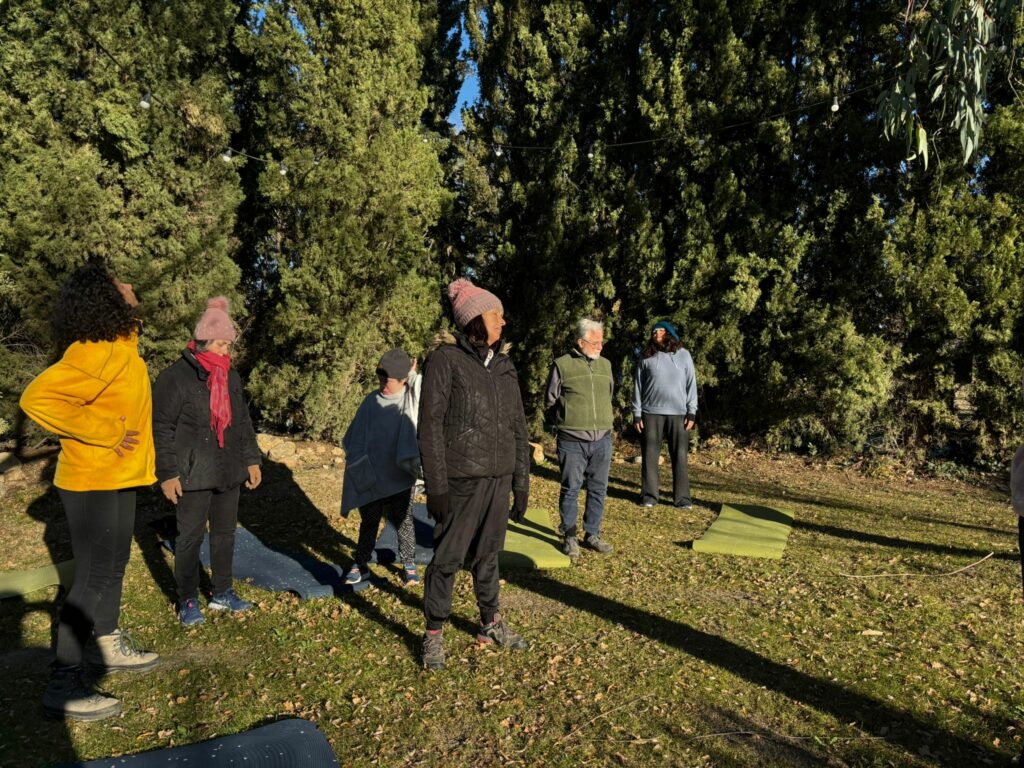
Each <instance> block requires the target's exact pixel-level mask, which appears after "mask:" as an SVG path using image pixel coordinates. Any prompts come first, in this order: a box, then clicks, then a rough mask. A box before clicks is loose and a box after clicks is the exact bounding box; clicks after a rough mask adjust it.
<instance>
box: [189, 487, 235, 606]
mask: <svg viewBox="0 0 1024 768" xmlns="http://www.w3.org/2000/svg"><path fill="white" fill-rule="evenodd" d="M238 488H239V487H238V486H237V485H236V486H235V487H234V488H230V489H228V490H226V491H186V492H185V494H184V495H183V496H182V497H181V498H180V499H178V508H177V517H178V539H177V542H176V543H175V545H174V580H175V581H177V582H178V599H179V600H182V601H184V600H195V599H196V598H197V597H199V548H200V547H201V546H202V544H203V534H205V533H206V523H207V521H209V523H210V570H211V571H212V578H211V581H212V582H213V594H215V595H219V594H221V593H222V592H225V591H227V590H228V589H230V588H231V566H232V563H233V562H234V558H235V526H236V525H237V524H238Z"/></svg>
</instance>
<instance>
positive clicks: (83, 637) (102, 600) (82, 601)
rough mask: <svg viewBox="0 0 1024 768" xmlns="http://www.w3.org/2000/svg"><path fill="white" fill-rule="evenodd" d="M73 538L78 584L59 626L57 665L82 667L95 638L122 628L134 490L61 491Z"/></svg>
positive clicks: (133, 525) (65, 605) (70, 596)
mask: <svg viewBox="0 0 1024 768" xmlns="http://www.w3.org/2000/svg"><path fill="white" fill-rule="evenodd" d="M57 492H58V493H59V494H60V500H61V503H63V505H64V514H65V515H66V516H67V519H68V529H69V531H70V533H71V551H72V553H73V554H74V556H75V581H74V584H72V586H71V591H70V592H68V596H67V599H66V600H65V601H64V605H63V606H62V607H61V611H60V620H59V623H58V625H57V649H56V654H57V659H56V662H55V663H56V664H57V666H61V667H65V666H68V667H70V666H78V665H79V664H81V663H82V649H83V648H84V647H85V644H86V643H87V642H88V641H89V639H90V638H91V637H92V636H93V635H94V634H95V635H109V634H110V633H111V632H113V631H114V630H115V629H117V620H118V618H119V616H120V615H121V585H122V583H123V582H124V569H125V568H126V567H127V565H128V556H129V555H130V554H131V549H132V531H133V530H134V529H135V490H134V489H132V490H125V491H65V490H62V489H58V490H57Z"/></svg>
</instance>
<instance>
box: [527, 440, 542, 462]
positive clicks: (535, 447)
mask: <svg viewBox="0 0 1024 768" xmlns="http://www.w3.org/2000/svg"><path fill="white" fill-rule="evenodd" d="M530 450H531V451H533V463H534V465H535V466H538V465H540V464H543V463H544V446H542V445H541V444H540V443H530Z"/></svg>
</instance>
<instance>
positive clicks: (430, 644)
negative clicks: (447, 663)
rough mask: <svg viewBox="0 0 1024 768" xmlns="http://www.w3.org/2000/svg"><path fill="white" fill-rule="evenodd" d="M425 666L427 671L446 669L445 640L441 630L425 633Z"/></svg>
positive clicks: (423, 652)
mask: <svg viewBox="0 0 1024 768" xmlns="http://www.w3.org/2000/svg"><path fill="white" fill-rule="evenodd" d="M422 659H423V666H424V667H425V668H426V669H444V638H443V637H442V636H441V630H437V631H436V632H432V631H430V630H429V629H428V630H427V631H426V632H424V633H423V649H422Z"/></svg>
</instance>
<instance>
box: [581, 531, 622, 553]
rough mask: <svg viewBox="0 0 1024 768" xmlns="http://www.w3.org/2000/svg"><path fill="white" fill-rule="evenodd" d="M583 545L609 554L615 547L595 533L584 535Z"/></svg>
mask: <svg viewBox="0 0 1024 768" xmlns="http://www.w3.org/2000/svg"><path fill="white" fill-rule="evenodd" d="M583 546H584V547H586V548H587V549H592V550H594V551H595V552H600V553H601V554H602V555H607V554H608V553H609V552H611V551H612V550H613V549H615V547H613V546H612V545H611V544H609V543H608V542H607V541H605V540H604V539H602V538H601V537H600V536H596V535H595V534H593V533H588V534H587V535H586V536H584V537H583Z"/></svg>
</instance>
